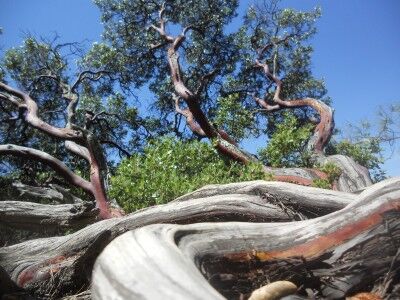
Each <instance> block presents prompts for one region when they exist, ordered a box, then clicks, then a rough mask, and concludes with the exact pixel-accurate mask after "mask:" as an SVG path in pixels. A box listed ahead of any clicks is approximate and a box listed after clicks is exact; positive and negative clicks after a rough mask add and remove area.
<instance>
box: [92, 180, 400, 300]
mask: <svg viewBox="0 0 400 300" xmlns="http://www.w3.org/2000/svg"><path fill="white" fill-rule="evenodd" d="M399 184H400V179H392V180H388V181H385V182H383V183H379V184H376V185H375V186H373V187H372V188H369V189H367V190H366V191H365V192H363V193H362V194H361V195H360V196H358V197H357V199H356V200H355V201H354V202H353V203H352V204H350V205H348V206H347V207H345V208H344V209H342V210H339V211H337V212H334V213H331V214H329V215H326V216H323V217H319V218H315V219H313V220H305V221H299V222H292V223H275V224H271V223H257V224H251V223H216V224H212V223H205V224H192V225H183V226H182V225H160V224H158V225H152V226H147V227H144V228H141V229H137V230H134V231H130V232H128V233H125V234H124V235H122V236H120V237H118V238H117V239H115V240H114V241H113V242H112V243H110V245H108V246H107V248H106V249H105V250H104V251H103V253H102V254H101V255H100V257H99V258H98V259H97V262H96V264H95V267H94V272H93V284H92V293H93V294H92V296H93V298H94V299H112V298H120V299H129V298H130V297H132V296H134V297H135V299H186V300H187V299H225V298H224V297H227V298H228V299H243V297H244V298H246V297H248V296H249V295H250V293H251V292H252V290H254V289H256V288H258V287H260V286H262V285H264V284H266V283H268V282H271V281H276V280H290V281H292V282H294V283H296V284H297V286H299V287H300V289H299V291H298V293H299V294H304V295H307V293H306V291H307V290H308V291H309V293H310V291H313V294H314V296H316V297H321V298H325V299H343V297H345V296H350V295H352V294H355V293H357V292H369V291H371V290H372V289H373V287H374V286H375V289H376V293H377V294H379V293H381V296H388V294H390V293H391V292H393V294H392V296H394V297H396V296H395V294H394V293H396V291H394V288H396V289H398V288H399V287H400V278H399V274H398V268H399V267H400V218H399V217H400V189H399ZM397 295H399V294H397ZM271 299H272V298H271ZM391 299H395V298H391Z"/></svg>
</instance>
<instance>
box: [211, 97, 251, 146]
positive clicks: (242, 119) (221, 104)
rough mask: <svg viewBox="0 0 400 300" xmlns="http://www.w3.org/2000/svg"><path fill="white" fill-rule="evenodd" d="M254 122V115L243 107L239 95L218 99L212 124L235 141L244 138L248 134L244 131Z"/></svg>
mask: <svg viewBox="0 0 400 300" xmlns="http://www.w3.org/2000/svg"><path fill="white" fill-rule="evenodd" d="M254 121H255V118H254V114H253V113H252V112H251V110H250V109H249V108H247V107H246V106H243V103H242V102H241V101H240V94H239V93H235V94H230V95H228V96H225V97H220V98H218V103H217V112H216V117H215V119H214V123H215V125H217V127H218V128H223V129H224V130H225V131H226V132H227V133H228V134H229V135H230V136H232V137H234V138H235V139H236V140H238V141H239V140H241V139H243V138H244V137H245V136H246V133H247V132H248V130H246V129H247V128H251V127H252V126H254Z"/></svg>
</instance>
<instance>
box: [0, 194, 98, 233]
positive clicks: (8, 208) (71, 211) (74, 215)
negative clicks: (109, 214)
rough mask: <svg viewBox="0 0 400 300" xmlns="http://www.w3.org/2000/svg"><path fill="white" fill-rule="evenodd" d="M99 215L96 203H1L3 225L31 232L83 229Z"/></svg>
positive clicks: (0, 212) (0, 219) (0, 216)
mask: <svg viewBox="0 0 400 300" xmlns="http://www.w3.org/2000/svg"><path fill="white" fill-rule="evenodd" d="M97 215H98V209H95V208H94V203H80V204H60V205H48V204H39V203H33V202H22V201H0V224H1V225H3V226H8V227H13V228H19V229H29V230H31V231H41V230H43V229H45V228H47V229H49V228H51V229H53V230H54V231H57V230H58V229H60V228H62V229H74V228H81V227H82V226H85V225H88V224H92V223H94V222H95V221H96V217H97Z"/></svg>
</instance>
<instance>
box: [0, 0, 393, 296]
mask: <svg viewBox="0 0 400 300" xmlns="http://www.w3.org/2000/svg"><path fill="white" fill-rule="evenodd" d="M95 2H96V4H97V5H98V6H99V7H100V9H101V12H102V19H103V22H104V26H105V33H104V41H103V42H101V43H96V44H94V45H93V47H92V49H91V50H90V51H89V52H88V53H87V54H86V55H83V56H82V55H79V56H81V57H80V59H79V63H78V66H77V67H76V68H72V70H69V69H68V62H67V60H65V54H66V53H65V52H64V51H65V49H66V48H65V47H67V48H68V47H72V48H71V49H70V50H72V52H73V53H75V54H79V51H77V50H78V49H77V48H75V44H66V45H54V44H52V43H46V42H41V41H37V40H35V39H33V38H29V39H28V40H27V41H26V42H25V44H24V46H23V47H21V48H18V49H12V50H10V51H9V52H8V53H7V54H6V56H5V58H4V60H3V64H2V68H1V72H0V77H1V80H2V82H1V83H0V113H1V118H2V120H3V122H2V123H1V126H2V127H1V132H0V138H1V143H2V145H0V155H1V156H2V157H3V156H4V155H7V157H9V156H11V157H19V158H23V159H26V160H30V161H32V160H35V161H38V162H40V163H42V164H43V165H48V166H50V167H51V168H52V169H53V170H55V171H56V172H57V173H58V174H59V175H61V176H62V177H63V178H64V179H65V181H68V182H69V183H71V184H72V185H75V186H77V187H79V188H81V189H83V190H84V191H86V192H87V193H88V194H89V195H91V197H92V198H94V199H95V200H96V202H97V206H98V208H99V211H100V217H101V218H110V217H112V216H121V215H122V212H121V211H120V210H119V209H118V207H116V208H114V207H112V205H111V204H110V199H109V198H108V197H107V175H108V167H109V166H110V164H107V162H106V159H105V157H106V155H104V153H107V152H108V151H109V150H110V149H111V147H112V148H116V149H117V150H118V151H119V152H121V153H124V154H126V155H129V154H130V151H132V150H140V149H141V148H142V146H143V144H145V143H146V141H147V137H148V136H152V135H155V136H159V135H162V134H164V133H172V132H173V133H175V135H176V136H177V137H178V138H181V139H183V140H185V139H191V138H197V139H199V140H201V139H203V138H205V139H208V141H209V144H210V145H212V146H214V147H215V149H217V150H218V151H219V152H220V153H221V154H223V155H225V156H226V157H227V158H229V159H232V160H236V161H239V162H240V163H242V164H249V163H251V162H259V160H258V158H257V157H256V156H255V155H252V154H250V153H248V152H246V151H245V150H243V149H242V148H241V147H240V142H241V139H244V138H246V137H248V136H249V135H250V134H254V135H255V136H257V135H259V134H260V133H266V134H267V135H269V136H270V138H271V139H272V140H273V142H272V143H271V146H269V148H267V149H266V150H265V151H264V153H265V155H262V156H263V157H262V158H261V159H262V160H263V162H264V163H265V166H263V167H262V171H263V172H265V173H268V174H270V176H271V177H272V179H275V180H277V181H278V182H276V181H275V182H274V181H269V182H267V181H252V182H243V183H233V184H232V183H231V184H226V185H210V186H206V187H203V188H201V189H200V190H197V191H194V192H191V193H189V194H186V195H184V196H181V197H179V198H177V199H175V201H171V202H169V203H167V204H164V205H157V206H154V207H150V208H146V209H142V210H137V211H135V212H133V213H132V214H130V215H128V216H121V218H113V219H109V220H103V221H102V222H97V223H95V224H92V225H90V226H88V227H86V228H83V229H81V230H78V231H76V232H67V233H69V234H66V235H64V236H59V237H51V238H43V239H39V240H35V239H33V240H29V241H26V242H24V243H19V244H16V245H11V246H5V247H2V248H0V295H1V296H2V293H4V294H11V295H13V296H15V295H20V296H21V295H23V296H25V295H34V296H37V297H39V298H56V297H61V296H64V295H66V294H76V293H79V292H80V291H82V290H86V291H85V292H84V293H83V294H82V293H81V294H80V295H79V297H80V298H83V299H85V298H86V299H87V298H90V297H91V296H92V297H93V298H94V299H110V298H122V299H130V298H131V297H132V295H133V296H134V297H137V298H140V299H158V298H168V297H169V298H174V299H198V298H199V297H200V298H205V299H206V298H207V299H208V298H209V299H223V298H224V296H225V297H228V298H233V299H245V298H248V297H250V295H251V291H252V290H253V289H255V288H258V287H259V286H261V285H264V284H267V283H269V282H270V281H276V280H278V281H279V280H283V279H284V280H290V281H291V282H292V283H289V284H290V286H291V288H290V293H298V294H299V295H298V297H300V298H301V297H304V296H306V295H308V296H310V297H314V298H318V297H319V298H321V297H325V298H329V299H342V298H344V297H347V296H351V295H353V294H355V293H356V292H369V291H371V290H373V292H374V293H375V296H377V295H380V296H381V297H382V298H383V297H390V296H391V295H392V294H393V295H394V294H395V293H396V292H398V291H399V289H400V283H399V276H398V274H397V273H396V270H397V269H398V267H399V263H400V260H399V257H400V255H399V250H398V244H399V240H400V234H399V233H400V230H399V228H400V227H399V218H398V215H399V207H400V206H399V199H400V195H399V188H398V187H399V179H396V178H394V179H390V180H387V181H384V182H382V183H379V184H376V185H374V186H371V187H368V186H369V185H370V184H371V180H370V178H369V173H368V170H367V169H366V168H364V167H362V166H360V165H359V164H357V163H355V162H354V160H352V159H351V158H349V157H347V156H342V155H333V156H326V154H325V148H326V147H327V145H328V143H329V140H330V137H331V135H332V133H333V129H334V122H333V111H332V109H331V108H330V107H329V106H328V104H329V99H328V98H326V96H325V94H326V90H325V88H324V85H323V82H322V81H320V80H317V79H315V78H313V76H312V73H311V71H310V55H311V52H312V49H311V47H310V46H309V45H308V44H307V40H308V38H309V37H310V36H311V35H312V34H313V33H314V32H315V28H314V21H315V18H317V17H318V16H319V14H320V13H319V10H318V9H316V10H314V11H311V12H296V11H294V10H291V9H284V10H282V9H280V8H279V7H278V5H277V2H276V1H271V2H266V1H264V2H262V3H261V4H258V5H255V6H252V7H251V8H250V9H249V11H248V13H247V14H246V16H245V18H244V23H243V24H241V25H240V26H236V27H235V26H233V25H231V27H227V26H228V24H232V21H233V20H237V19H235V18H236V17H237V16H236V13H237V8H238V1H234V0H217V1H207V0H199V1H180V0H177V1H164V2H163V1H159V0H152V1H142V0H96V1H95ZM232 26H233V27H232ZM136 88H142V89H148V90H149V91H150V92H152V93H153V95H154V97H155V100H154V101H151V104H152V108H153V111H152V113H147V114H146V115H144V116H143V115H142V116H140V117H139V110H138V109H136V108H134V107H133V105H132V103H129V102H128V101H127V98H128V97H129V95H131V96H132V94H131V93H132V92H136V91H137V90H136ZM142 91H143V90H142ZM144 95H145V93H143V94H140V93H139V94H136V96H137V98H138V100H139V101H140V102H142V103H144V102H146V101H145V100H146V99H143V97H144ZM154 117H157V118H156V119H155V118H154ZM182 121H185V122H186V125H187V126H184V124H183V123H185V122H182ZM267 126H268V127H267ZM294 127H299V128H296V129H295V128H294ZM292 129H293V130H292ZM14 132H15V133H17V134H14ZM37 133H40V135H38V134H37ZM299 133H301V134H299ZM142 134H143V135H142ZM289 139H292V140H289ZM53 141H58V142H61V143H57V144H56V145H57V146H54V144H53ZM278 141H282V142H284V144H282V145H283V146H282V147H279V143H278V145H277V142H278ZM16 143H18V144H19V145H15V144H16ZM171 143H172V142H171ZM171 143H170V144H171ZM201 145H203V146H205V144H201ZM61 146H63V147H61ZM36 147H37V148H40V150H39V149H35V148H36ZM165 148H166V147H164V146H162V147H158V148H156V151H153V152H151V153H150V152H149V150H148V148H146V151H145V152H144V153H145V154H146V152H147V153H149V156H150V157H148V158H149V159H150V161H152V158H153V157H156V158H155V159H154V161H156V162H157V167H159V168H161V167H163V166H162V165H160V164H159V161H158V157H157V155H158V153H157V151H164V149H165ZM181 148H182V149H179V150H180V151H178V153H179V155H175V156H174V158H177V156H178V159H180V160H182V159H185V156H186V155H187V153H184V150H185V147H181ZM204 148H207V151H205V153H209V154H210V155H211V156H210V157H212V159H215V158H216V156H215V155H214V154H215V153H214V152H212V151H211V152H210V149H209V148H208V145H207V147H204ZM61 149H63V150H61ZM127 149H128V150H127ZM188 149H192V150H193V149H194V148H188ZM192 150H187V152H190V153H194V154H190V153H188V155H189V154H190V155H192V156H193V155H194V156H196V155H197V154H196V153H199V152H198V151H192ZM279 150H280V151H281V152H282V153H284V156H287V157H288V158H287V159H286V160H285V159H283V158H282V155H280V154H281V153H279ZM277 151H278V153H277ZM300 152H302V153H305V154H307V155H304V157H303V156H301V155H300ZM67 153H68V154H72V155H74V156H75V157H77V158H78V159H79V163H76V161H75V160H74V159H72V160H71V159H69V158H68V156H67ZM150 154H151V155H150ZM163 154H165V155H160V156H165V157H167V158H166V159H169V160H171V161H172V160H173V159H172V158H170V157H169V153H168V152H167V153H163ZM171 154H172V152H171ZM56 156H58V157H59V158H56ZM182 157H183V158H182ZM137 158H138V159H137V160H140V159H142V158H143V155H142V156H137ZM212 159H210V160H212ZM285 163H287V165H288V166H290V167H291V168H278V166H280V165H282V164H285ZM298 163H299V164H302V168H294V167H293V166H295V165H297V164H298ZM21 165H24V163H22V162H21V161H20V160H12V159H11V160H7V163H6V166H10V167H11V168H14V169H16V168H18V167H20V166H21ZM153 165H154V164H153ZM316 165H319V166H318V168H319V169H316ZM123 166H124V167H123V168H137V164H130V163H129V162H128V163H125V164H123ZM219 166H220V165H219V164H217V163H216V164H215V165H214V166H213V167H214V168H215V167H216V168H218V171H220V172H223V166H222V165H221V167H219ZM234 166H235V168H236V167H237V166H238V165H237V164H236V165H234ZM259 166H260V165H256V168H255V169H254V171H256V172H257V173H258V172H259V171H260V169H259V168H258V167H259ZM310 166H312V167H313V168H308V167H310ZM70 167H71V168H70ZM175 167H176V164H170V165H167V166H165V172H164V173H163V176H164V177H174V178H173V181H174V185H175V186H176V187H179V188H182V187H181V186H180V182H179V176H180V175H176V174H178V173H174V172H175V169H176V168H175ZM179 167H181V169H184V172H190V173H191V174H193V173H194V172H195V171H196V170H193V169H200V168H202V167H204V164H202V161H201V160H200V161H195V163H194V164H193V165H192V164H189V163H188V164H181V165H180V166H179ZM72 168H75V172H73V171H71V169H72ZM85 168H87V169H88V170H89V171H87V172H86V174H85V171H84V170H85ZM153 169H154V167H153V168H152V170H150V171H149V172H153V173H154V174H151V175H155V174H156V173H157V170H153ZM186 169H190V170H189V171H187V170H186ZM38 170H40V171H41V172H42V171H43V169H42V167H41V166H39V168H38ZM33 171H34V170H33ZM178 171H179V170H178ZM230 171H233V172H234V173H237V172H236V169H233V168H231V169H230ZM250 171H252V170H250ZM29 172H30V174H32V171H28V174H29ZM78 173H81V174H78ZM132 173H134V172H132ZM214 173H218V172H214ZM251 173H252V172H250V173H249V174H250V175H251ZM206 175H207V176H208V173H207V174H206ZM216 175H217V176H218V174H216ZM182 176H183V175H182ZM124 179H125V178H124ZM270 179H271V178H270ZM49 180H50V179H49ZM150 180H151V179H150ZM324 180H325V181H324ZM279 181H290V182H296V183H301V184H303V185H313V184H314V185H316V183H319V185H320V186H324V187H327V186H331V184H333V185H334V187H336V189H339V190H341V191H332V190H322V189H317V188H314V187H305V186H298V185H294V184H292V183H287V182H279ZM162 183H163V181H162V180H158V181H154V182H152V184H153V185H154V184H155V185H157V184H162ZM132 187H133V188H135V183H134V182H130V181H129V179H128V180H126V188H125V189H123V190H122V191H121V192H118V193H116V196H118V194H120V193H125V192H126V191H127V190H129V189H131V188H132ZM35 188H36V189H33V190H31V191H34V192H35V193H36V195H38V194H43V195H45V196H46V197H48V198H51V199H55V198H57V197H58V198H57V199H60V198H62V197H60V195H59V194H57V193H55V192H54V190H51V189H45V188H43V187H39V188H38V187H35ZM141 188H143V187H141ZM144 188H146V187H144ZM359 189H365V191H364V192H362V193H361V194H358V192H359ZM177 190H178V189H177ZM342 191H347V193H346V192H342ZM354 191H357V193H352V192H354ZM64 192H65V191H63V193H64ZM168 192H171V191H168ZM32 194H34V193H31V194H30V195H32ZM124 196H126V195H124ZM128 197H129V196H128ZM128 197H127V198H128ZM174 197H175V194H174ZM71 199H72V200H71ZM69 200H71V201H70V202H73V204H63V205H46V204H38V203H31V202H21V201H0V217H1V221H0V230H1V229H2V227H3V226H9V227H11V228H15V227H17V228H20V227H21V226H23V228H24V229H29V230H37V231H41V230H44V229H45V228H46V227H49V225H51V227H52V226H54V227H62V228H64V229H65V228H68V230H70V229H72V230H75V229H77V228H79V227H81V226H83V225H86V224H88V223H94V222H95V221H96V220H98V218H96V216H97V214H98V210H92V207H91V206H90V205H89V206H87V204H85V203H81V202H80V201H79V199H77V198H76V197H72V196H71V195H69ZM162 200H163V201H164V199H162ZM170 200H172V199H170ZM128 204H129V203H128ZM127 207H129V205H127ZM135 208H137V207H135ZM311 218H315V219H313V220H307V219H311ZM216 221H217V222H224V221H242V222H241V223H236V222H229V223H225V224H220V223H216V224H215V223H212V222H216ZM243 221H246V222H256V223H257V224H249V223H244V222H243ZM289 221H298V222H290V223H289ZM198 222H200V223H201V222H210V223H207V224H189V223H198ZM263 222H274V224H270V223H263ZM275 222H284V223H282V224H276V223H275ZM160 223H177V224H186V225H174V224H160ZM151 224H153V226H149V227H145V228H141V229H138V228H139V227H143V226H146V225H151ZM187 224H189V225H187ZM129 230H135V231H131V232H129V233H127V234H125V235H124V236H122V237H120V238H118V239H116V240H115V241H113V239H114V238H116V237H117V236H118V235H121V234H123V233H124V232H126V231H129ZM64 233H65V232H64ZM1 238H3V236H1ZM210 240H211V243H210ZM4 243H7V241H4ZM108 244H110V245H109V246H108V247H107V249H105V250H104V248H105V247H106V245H108ZM382 244H384V245H385V247H381V245H382ZM103 250H104V251H103ZM102 251H103V253H102V254H101V255H100V257H99V258H98V256H99V254H100V253H101V252H102ZM95 261H97V262H96V263H95ZM92 271H93V272H92ZM92 275H93V276H92ZM91 278H92V284H91V285H90V281H91ZM182 278H185V280H182ZM295 284H296V285H297V286H298V288H297V286H296V285H295ZM284 285H285V286H288V283H287V282H286V283H284ZM89 289H91V292H92V293H90V292H89V291H88V290H89ZM281 289H282V288H281ZM283 292H284V293H286V294H287V293H288V291H287V290H285V291H283ZM90 294H92V295H90ZM280 295H281V296H282V295H283V294H280ZM375 296H374V297H375ZM370 297H372V296H371V295H370Z"/></svg>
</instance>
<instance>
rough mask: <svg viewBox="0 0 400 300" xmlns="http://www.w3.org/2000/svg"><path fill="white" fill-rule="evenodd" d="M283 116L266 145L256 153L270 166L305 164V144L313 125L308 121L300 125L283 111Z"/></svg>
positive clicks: (306, 159) (306, 162) (306, 154)
mask: <svg viewBox="0 0 400 300" xmlns="http://www.w3.org/2000/svg"><path fill="white" fill-rule="evenodd" d="M284 117H285V118H284V120H283V122H282V123H279V124H277V125H276V131H275V132H274V133H273V135H272V136H271V138H270V140H269V141H268V145H267V147H266V148H264V149H261V150H259V152H258V154H259V156H260V158H261V160H262V161H263V162H264V163H265V164H267V165H271V166H272V167H295V166H296V167H297V166H307V164H308V153H307V151H306V149H305V146H306V144H307V141H308V140H309V138H310V136H311V132H312V129H313V127H314V126H313V125H312V124H310V123H306V124H304V125H302V126H300V124H299V121H298V120H297V118H296V116H295V115H293V114H291V113H285V114H284Z"/></svg>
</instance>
